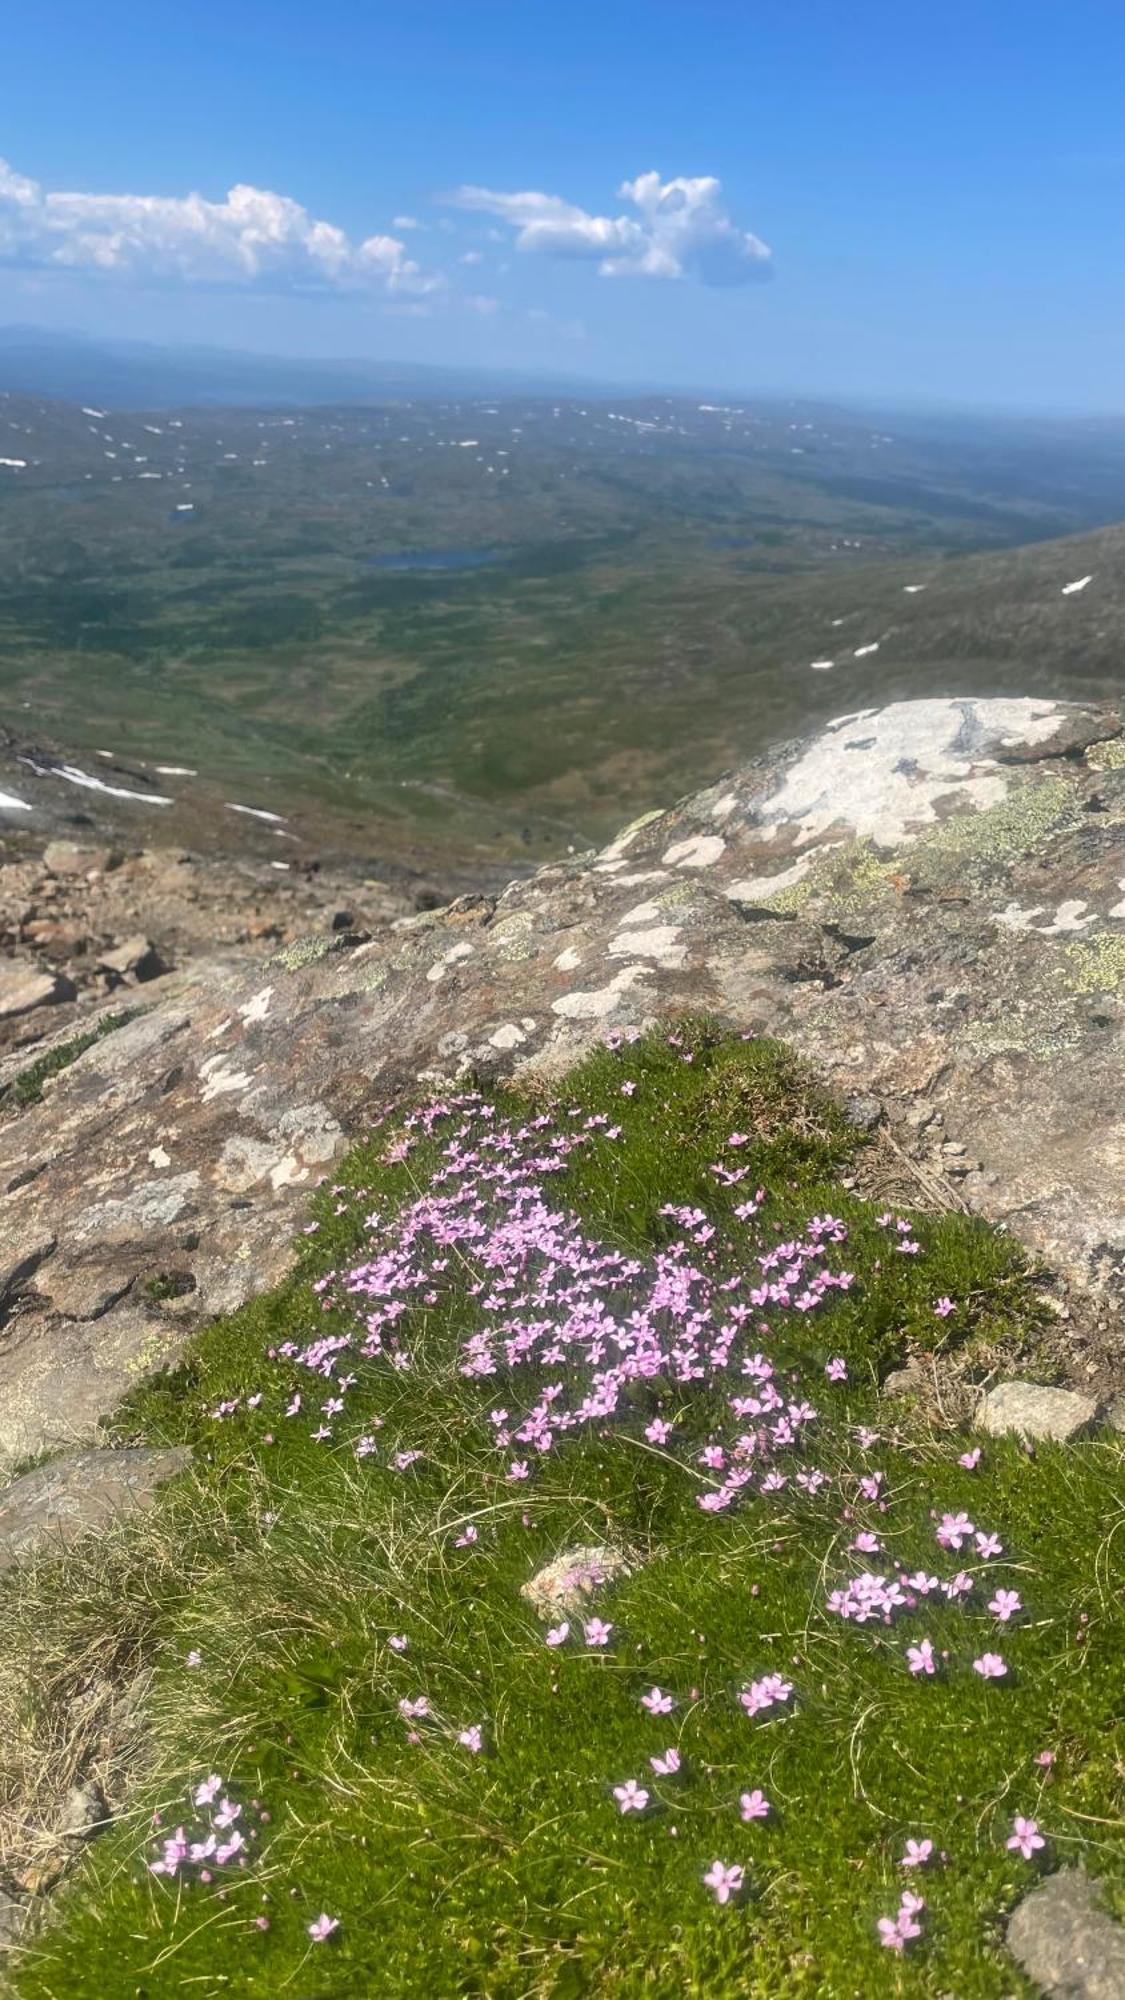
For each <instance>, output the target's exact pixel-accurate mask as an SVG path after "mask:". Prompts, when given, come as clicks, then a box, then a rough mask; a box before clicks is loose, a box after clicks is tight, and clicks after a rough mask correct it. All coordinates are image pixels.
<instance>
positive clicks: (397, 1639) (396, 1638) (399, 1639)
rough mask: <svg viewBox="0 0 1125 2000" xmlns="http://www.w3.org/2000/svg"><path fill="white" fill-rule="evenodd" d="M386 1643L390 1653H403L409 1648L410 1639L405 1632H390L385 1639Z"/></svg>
mask: <svg viewBox="0 0 1125 2000" xmlns="http://www.w3.org/2000/svg"><path fill="white" fill-rule="evenodd" d="M387 1644H388V1646H389V1647H390V1649H391V1651H392V1653H405V1652H406V1651H407V1650H408V1648H409V1645H410V1641H409V1639H408V1638H407V1637H406V1635H405V1633H403V1632H392V1633H391V1636H390V1638H389V1639H388V1640H387Z"/></svg>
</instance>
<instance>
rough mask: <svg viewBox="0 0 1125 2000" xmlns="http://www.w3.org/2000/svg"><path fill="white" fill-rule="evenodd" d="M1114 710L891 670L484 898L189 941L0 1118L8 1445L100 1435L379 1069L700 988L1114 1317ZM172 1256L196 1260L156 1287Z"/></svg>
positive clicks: (1121, 1134)
mask: <svg viewBox="0 0 1125 2000" xmlns="http://www.w3.org/2000/svg"><path fill="white" fill-rule="evenodd" d="M1123 740H1125V739H1123V732H1122V727H1121V723H1120V721H1119V719H1118V718H1116V717H1115V716H1113V715H1111V714H1108V713H1107V712H1106V711H1105V710H1102V709H1095V708H1088V707H1084V706H1081V705H1066V704H1059V703H1053V702H1050V701H1013V700H1002V701H970V700H955V701H922V702H905V703H896V704H894V705H892V706H891V707H889V708H886V709H882V710H878V711H870V712H865V713H862V714H858V715H852V716H846V717H842V718H841V719H840V720H839V721H837V722H834V723H832V724H830V725H829V726H828V727H827V728H826V729H824V730H822V731H821V732H820V734H819V735H818V736H817V737H816V738H815V739H814V740H813V741H811V742H809V743H805V744H800V745H793V746H789V747H788V748H786V749H784V750H782V751H779V752H777V753H775V754H773V755H771V756H769V757H766V758H762V759H759V760H758V761H757V762H753V763H749V764H747V765H744V766H743V767H742V768H741V769H739V770H738V771H737V772H736V773H735V774H734V775H733V776H732V777H731V778H729V779H728V780H726V781H724V782H723V783H722V784H719V785H716V786H713V787H711V788H710V789H709V790H708V791H706V792H703V793H700V794H699V795H697V796H696V797H694V798H692V799H689V800H687V801H686V802H684V803H682V804H680V805H679V806H677V807H675V808H674V809H673V810H672V811H670V812H665V813H655V814H650V815H648V816H647V817H646V818H645V819H644V820H642V821H639V822H637V823H635V824H634V826H633V827H631V828H630V829H628V830H627V831H626V832H625V833H624V834H622V835H621V836H620V837H619V838H618V839H617V840H616V841H614V842H613V843H612V844H611V845H610V846H609V847H608V848H606V850H605V851H604V852H603V853H602V854H600V855H596V856H589V855H587V856H578V857H574V858H571V859H568V860H566V861H564V862H560V863H558V864H555V865H552V866H549V867H546V868H542V869H540V870H539V872H538V873H537V874H535V875H533V876H531V877H529V878H526V879H524V880H521V881H519V882H515V883H513V884H512V885H511V886H510V887H509V888H508V889H506V890H505V891H504V892H503V894H501V895H500V896H499V897H497V898H492V897H485V896H479V895H477V896H470V897H464V898H462V899H460V900H459V901H458V902H457V903H455V904H453V905H451V906H450V907H449V908H448V909H445V910H434V911H428V912H426V913H425V914H424V915H422V916H412V917H409V918H407V919H404V920H400V921H399V922H397V923H394V924H391V925H389V926H388V927H385V928H384V929H382V930H380V931H378V932H377V933H376V934H375V935H373V936H371V937H369V938H366V939H364V938H363V937H362V935H361V934H356V933H340V934H337V935H335V936H333V937H332V938H331V939H328V938H320V939H318V940H316V943H315V947H314V948H313V949H311V950H308V951H304V950H301V949H299V948H297V949H293V948H289V949H286V950H285V951H284V953H283V954H282V955H281V956H279V957H277V958H274V959H273V960H271V961H270V962H268V963H265V964H262V963H260V962H259V963H258V964H257V965H256V966H255V965H253V964H252V963H249V962H248V961H247V959H246V958H245V956H243V957H241V958H240V957H238V956H236V955H234V954H232V953H231V952H230V951H228V952H227V953H226V955H220V956H216V957H215V958H214V959H213V960H211V961H204V962H196V963H194V964H191V965H187V966H185V967H184V968H183V969H182V970H181V971H179V972H177V973H174V974H172V975H170V977H169V979H168V980H167V981H165V982H163V983H162V985H161V986H160V987H159V988H153V989H150V990H151V992H152V994H153V1004H152V1005H151V1006H150V1007H149V1008H148V1010H147V1011H146V1012H144V1014H143V1015H141V1016H140V1017H139V1018H135V1019H133V1020H131V1021H129V1022H127V1024H126V1025H124V1026H120V1027H117V1028H116V1029H115V1030H114V1031H113V1032H110V1033H107V1034H106V1035H105V1036H104V1037H103V1039H102V1040H100V1041H99V1042H98V1043H97V1044H96V1045H95V1046H94V1047H91V1048H89V1049H88V1050H87V1051H86V1052H85V1053H84V1054H82V1055H80V1056H78V1058H77V1060H75V1061H73V1062H70V1063H69V1065H68V1066H67V1067H64V1068H62V1069H61V1070H60V1073H59V1074H58V1076H57V1077H56V1078H55V1079H54V1081H53V1083H52V1087H51V1090H50V1094H49V1097H48V1099H47V1100H46V1101H44V1102H43V1103H41V1104H38V1105H33V1106H31V1107H30V1108H28V1109H26V1110H24V1111H23V1113H22V1115H20V1116H18V1117H13V1118H11V1119H10V1120H9V1122H8V1123H7V1124H6V1125H4V1126H2V1127H0V1272H5V1271H6V1272H8V1273H20V1272H22V1273H24V1275H23V1276H16V1277H11V1278H10V1279H9V1281H8V1284H7V1291H6V1295H5V1298H6V1303H5V1305H4V1308H3V1312H4V1313H5V1314H6V1322H5V1321H4V1320H3V1319H2V1318H0V1462H3V1460H4V1459H5V1458H6V1459H8V1460H9V1461H10V1460H11V1459H12V1458H15V1457H18V1456H20V1455H22V1454H24V1453H26V1452H29V1451H36V1450H39V1449H41V1448H42V1447H43V1446H44V1445H50V1444H56V1443H58V1442H66V1443H73V1442H74V1441H75V1440H76V1439H79V1438H82V1437H86V1436H89V1435H90V1434H91V1431H92V1429H93V1427H94V1425H95V1424H96V1421H97V1418H98V1417H99V1416H100V1415H102V1414H103V1413H104V1412H105V1411H106V1410H107V1409H109V1408H110V1407H111V1406H112V1405H113V1403H114V1402H115V1401H116V1400H117V1399H118V1398H119V1397H120V1396H121V1395H122V1393H123V1392H124V1391H126V1390H127V1389H128V1388H129V1387H130V1385H131V1384H132V1383H133V1382H134V1381H135V1380H136V1379H137V1377H138V1376H139V1375H140V1374H142V1373H144V1372H146V1371H148V1370H151V1369H152V1368H154V1367H157V1366H159V1365H162V1364H164V1363H166V1362H169V1361H171V1360H172V1359H174V1358H175V1356H176V1355H177V1354H178V1352H179V1351H180V1348H181V1346H182V1343H183V1341H184V1338H185V1336H186V1334H187V1332H188V1330H189V1329H190V1327H191V1325H192V1324H193V1322H198V1321H199V1320H200V1319H203V1318H206V1317H207V1316H208V1315H210V1314H214V1313H217V1312H224V1311H228V1310H230V1309H231V1308H233V1307H235V1306H237V1305H239V1304H240V1303H241V1302H242V1301H243V1300H245V1299H246V1298H248V1297H250V1296H251V1295H252V1294H254V1293H255V1292H258V1291H261V1290H262V1289H264V1288H265V1287H266V1286H268V1285H270V1284H271V1283H273V1282H274V1281H275V1280H276V1279H277V1278H279V1277H280V1276H281V1275H282V1273H283V1271H284V1270H285V1269H286V1267H287V1262H288V1259H289V1256H290V1254H291V1253H290V1250H289V1244H290V1241H291V1237H292V1234H293V1232H294V1230H295V1228H296V1227H297V1225H298V1224H299V1222H300V1220H301V1217H302V1213H303V1211H304V1209H305V1205H306V1203H307V1201H308V1197H309V1194H310V1192H311V1190H312V1189H313V1188H314V1187H315V1185H316V1183H317V1182H318V1180H320V1179H321V1178H322V1177H323V1176H324V1175H325V1174H326V1173H327V1172H329V1171H330V1169H331V1166H332V1162H333V1161H334V1160H335V1159H336V1158H337V1157H338V1155H339V1154H340V1153H341V1152H342V1151H343V1150H344V1149H345V1147H346V1146H347V1145H348V1144H349V1142H350V1141H351V1139H352V1138H353V1137H355V1136H356V1135H357V1134H358V1133H359V1132H361V1131H362V1130H363V1129H364V1128H365V1126H366V1125H367V1124H368V1123H369V1121H370V1119H371V1116H372V1113H373V1112H374V1111H375V1110H377V1109H378V1108H379V1107H381V1106H382V1105H385V1104H386V1102H387V1101H388V1099H389V1098H391V1097H393V1096H394V1095H396V1094H398V1093H401V1092H402V1091H404V1090H408V1089H413V1088H415V1087H416V1086H417V1084H418V1083H419V1081H420V1080H421V1081H423V1082H424V1083H426V1084H429V1083H430V1082H432V1081H435V1080H436V1081H455V1080H456V1079H457V1078H458V1077H459V1076H463V1075H465V1074H466V1073H468V1072H476V1073H478V1074H482V1075H502V1074H510V1073H513V1072H514V1073H516V1074H524V1075H527V1076H537V1077H547V1078H549V1077H552V1076H556V1075H560V1074H561V1073H562V1072H563V1071H564V1070H565V1069H566V1068H568V1067H569V1066H570V1065H571V1064H572V1063H573V1062H574V1061H575V1059H576V1058H577V1057H579V1056H581V1055H582V1053H583V1052H584V1051H585V1050H587V1049H589V1048H591V1047H592V1046H594V1045H595V1044H596V1043H598V1042H599V1041H600V1040H601V1039H602V1037H603V1036H604V1035H605V1033H606V1031H607V1029H610V1028H614V1027H619V1026H624V1025H626V1024H630V1023H636V1024H641V1023H644V1022H650V1021H658V1020H660V1019H662V1018H668V1017H671V1016H673V1015H675V1014H676V1013H678V1012H682V1011H683V1010H684V1009H687V1008H692V1009H700V1008H703V1009H708V1010H710V1011H711V1012H713V1013H715V1014H717V1015H719V1016H721V1017H723V1018H725V1019H726V1020H727V1021H728V1022H729V1023H730V1024H731V1025H732V1026H734V1027H736V1028H738V1029H742V1030H750V1031H757V1032H764V1033H771V1034H777V1035H779V1036H782V1037H784V1038H785V1039H786V1040H788V1041H789V1042H791V1043H792V1044H793V1045H794V1046H795V1047H796V1048H797V1049H798V1050H800V1051H801V1052H803V1053H804V1054H805V1055H806V1056H807V1057H809V1058H810V1059H811V1060H812V1062H813V1063H814V1064H815V1066H816V1067H817V1068H818V1069H819V1070H820V1072H821V1073H822V1074H823V1075H824V1077H825V1078H826V1080H827V1081H828V1083H829V1084H830V1085H831V1086H832V1087H834V1088H835V1089H836V1090H837V1092H838V1094H839V1096H840V1097H841V1099H843V1100H845V1101H846V1100H847V1099H848V1098H854V1099H859V1098H862V1099H864V1100H866V1101H867V1102H868V1113H867V1115H870V1116H873V1115H874V1114H873V1113H872V1112H871V1109H870V1104H871V1101H872V1100H874V1101H875V1102H876V1103H877V1104H879V1105H880V1106H882V1107H883V1108H884V1111H885V1114H886V1119H887V1123H888V1128H889V1138H890V1139H891V1140H895V1141H896V1143H897V1139H898V1138H900V1139H901V1142H902V1145H903V1147H904V1148H905V1149H906V1150H908V1151H909V1150H910V1149H914V1150H917V1148H918V1146H919V1145H920V1144H921V1143H922V1140H921V1134H922V1132H923V1130H925V1131H926V1132H927V1133H928V1134H929V1135H930V1136H931V1138H932V1135H933V1134H934V1133H935V1132H938V1131H939V1130H940V1132H941V1135H942V1143H943V1144H948V1145H950V1146H953V1147H957V1146H960V1147H963V1148H964V1149H965V1150H964V1152H963V1153H957V1154H955V1155H954V1154H950V1155H949V1156H948V1157H949V1158H950V1159H951V1160H953V1161H954V1163H955V1165H956V1167H957V1170H958V1173H959V1181H958V1185H959V1189H960V1191H961V1194H962V1197H963V1199H964V1201H965V1202H966V1204H967V1205H969V1206H971V1207H973V1208H975V1209H977V1210H979V1212H980V1213H981V1214H983V1215H985V1216H987V1217H989V1218H990V1219H992V1220H994V1221H997V1222H1002V1223H1004V1224H1005V1225H1007V1226H1008V1227H1010V1228H1011V1229H1012V1230H1013V1232H1014V1233H1016V1234H1018V1235H1020V1236H1021V1237H1022V1238H1023V1239H1024V1240H1025V1241H1026V1242H1027V1243H1028V1244H1029V1245H1030V1246H1031V1248H1032V1249H1033V1250H1034V1251H1035V1252H1037V1253H1038V1254H1039V1255H1040V1256H1042V1257H1043V1258H1044V1259H1045V1260H1046V1261H1048V1262H1049V1263H1051V1264H1052V1265H1054V1266H1055V1267H1056V1268H1057V1269H1058V1270H1060V1271H1061V1272H1063V1273H1064V1274H1065V1275H1066V1277H1067V1278H1068V1279H1070V1280H1071V1281H1072V1282H1074V1283H1077V1284H1078V1285H1080V1286H1083V1287H1085V1288H1087V1289H1092V1290H1093V1291H1095V1292H1098V1293H1100V1294H1101V1295H1102V1297H1103V1298H1104V1300H1105V1305H1104V1315H1105V1317H1106V1319H1107V1320H1109V1319H1110V1318H1111V1317H1112V1314H1113V1311H1114V1303H1113V1302H1114V1300H1115V1298H1116V1297H1119V1296H1120V1292H1121V1289H1122V1288H1123V1286H1125V1216H1123V1214H1122V1205H1121V1201H1120V1189H1121V1187H1122V1185H1123V1184H1125V1122H1123V1106H1125V1089H1123V1087H1122V1085H1123V1061H1122V1050H1123V1028H1125V801H1123V800H1122V799H1120V798H1116V797H1114V796H1112V795H1111V789H1110V788H1107V779H1111V778H1112V777H1113V776H1114V770H1113V769H1112V768H1111V769H1109V770H1108V771H1107V770H1106V769H1105V768H1103V766H1104V765H1105V762H1106V760H1107V758H1108V759H1109V760H1110V763H1111V764H1112V757H1113V755H1114V754H1115V752H1116V749H1117V747H1118V746H1119V745H1121V744H1122V742H1123ZM122 873H123V871H122V870H118V871H115V873H114V874H113V875H111V876H110V877H107V881H109V882H111V883H116V882H117V881H118V880H119V878H120V877H121V875H122ZM153 934H154V935H155V934H156V933H155V932H154V933H153ZM18 1063H19V1057H18V1056H14V1057H11V1058H8V1059H7V1062H6V1063H5V1062H0V1089H2V1088H3V1085H4V1084H5V1082H10V1081H11V1079H12V1078H13V1077H14V1076H15V1075H16V1074H18ZM9 1101H10V1100H9ZM896 1135H897V1137H896ZM926 1143H929V1140H927V1142H926ZM943 1157H944V1156H943ZM966 1163H969V1164H966ZM962 1168H963V1169H964V1171H963V1172H962V1171H961V1170H962ZM951 1171H952V1169H951ZM27 1245H36V1246H44V1247H43V1249H42V1254H41V1255H39V1256H38V1261H37V1262H36V1264H35V1265H34V1267H33V1269H31V1271H30V1272H29V1271H28V1267H27V1264H26V1246H27ZM48 1246H49V1247H48ZM167 1272H172V1273H175V1274H177V1277H178V1279H179V1280H182V1284H181V1285H180V1287H179V1290H180V1295H179V1296H178V1297H177V1298H175V1299H174V1300H169V1301H159V1302H158V1301H156V1300H155V1299H154V1298H153V1297H152V1295H151V1294H150V1292H149V1291H148V1290H147V1289H146V1287H147V1286H148V1283H149V1281H150V1280H151V1279H152V1277H153V1276H154V1275H160V1274H163V1273H167ZM90 1315H92V1316H90ZM1111 1342H1112V1336H1111V1334H1110V1333H1108V1332H1107V1334H1106V1336H1105V1341H1104V1343H1103V1344H1104V1345H1105V1346H1106V1347H1107V1348H1108V1347H1109V1346H1110V1345H1111ZM1107 1386H1108V1387H1112V1385H1107Z"/></svg>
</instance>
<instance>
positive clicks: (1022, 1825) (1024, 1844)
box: [1004, 1813, 1047, 1861]
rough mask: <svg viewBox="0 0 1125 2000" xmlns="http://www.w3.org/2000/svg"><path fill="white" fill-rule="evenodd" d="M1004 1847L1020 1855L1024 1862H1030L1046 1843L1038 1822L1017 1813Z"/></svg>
mask: <svg viewBox="0 0 1125 2000" xmlns="http://www.w3.org/2000/svg"><path fill="white" fill-rule="evenodd" d="M1004 1845H1005V1847H1010V1848H1011V1849H1012V1850H1013V1852H1015V1853H1019V1854H1022V1856H1023V1858H1024V1860H1025V1861H1030V1860H1031V1857H1032V1855H1033V1854H1035V1853H1037V1852H1038V1850H1039V1849H1040V1848H1041V1847H1046V1845H1047V1843H1046V1841H1045V1840H1044V1838H1043V1835H1042V1834H1041V1833H1040V1831H1039V1822H1038V1820H1034V1819H1025V1818H1024V1816H1023V1814H1022V1813H1017V1814H1016V1816H1015V1819H1014V1820H1013V1821H1012V1831H1011V1833H1010V1834H1009V1835H1008V1838H1007V1840H1006V1841H1005V1842H1004Z"/></svg>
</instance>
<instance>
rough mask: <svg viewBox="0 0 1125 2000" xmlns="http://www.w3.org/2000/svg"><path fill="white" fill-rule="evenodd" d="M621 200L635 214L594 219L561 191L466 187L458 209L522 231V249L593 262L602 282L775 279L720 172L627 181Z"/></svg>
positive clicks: (456, 199) (454, 198) (457, 197)
mask: <svg viewBox="0 0 1125 2000" xmlns="http://www.w3.org/2000/svg"><path fill="white" fill-rule="evenodd" d="M618 193H619V195H621V196H622V197H623V198H624V200H626V201H627V202H629V203H631V204H632V209H633V213H632V214H624V215H591V214H590V213H589V212H588V210H586V209H584V208H578V207H576V205H575V204H574V203H573V202H570V201H564V200H563V198H562V196H561V195H557V194H535V193H530V192H529V193H522V194H500V193H497V192H495V191H494V190H493V189H492V188H482V187H460V188H458V189H457V190H456V192H455V193H454V194H452V195H451V196H450V197H449V200H450V202H451V203H452V205H453V206H454V207H457V208H467V209H473V210H476V211H478V212H480V213H482V214H485V215H495V216H498V217H499V218H500V220H501V221H503V222H506V223H507V224H508V225H509V227H510V228H512V229H514V230H515V232H516V245H517V248H518V249H520V250H529V251H538V252H540V253H541V254H543V255H546V256H550V257H578V258H590V259H592V260H593V261H594V262H596V264H597V266H598V270H599V272H600V274H601V276H602V277H603V278H627V277H628V278H688V277H692V278H698V279H699V280H701V282H702V283H703V284H706V285H744V284H748V283H750V282H751V281H752V280H754V279H756V278H765V277H769V276H770V274H771V271H772V268H773V265H772V253H771V251H770V250H769V248H768V247H767V245H766V244H764V243H763V242H761V241H760V239H759V238H758V237H757V236H754V235H752V234H751V233H750V231H749V230H748V229H741V228H740V227H739V226H738V224H737V223H736V222H734V221H732V219H731V217H730V216H729V215H728V214H727V211H726V209H725V208H724V207H723V205H722V201H721V199H720V196H721V193H722V188H721V184H720V182H718V181H717V180H716V179H715V178H714V176H713V175H710V174H704V175H701V176H699V177H698V178H697V179H695V180H685V179H682V178H681V179H678V180H671V181H662V180H661V178H660V175H659V174H657V173H648V174H638V176H637V178H636V180H632V181H624V182H623V183H622V185H621V187H620V188H619V189H618Z"/></svg>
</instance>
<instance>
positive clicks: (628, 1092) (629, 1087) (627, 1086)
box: [621, 1078, 637, 1097]
mask: <svg viewBox="0 0 1125 2000" xmlns="http://www.w3.org/2000/svg"><path fill="white" fill-rule="evenodd" d="M636 1088H637V1086H636V1084H635V1083H633V1082H632V1080H631V1079H629V1078H627V1079H626V1081H625V1082H624V1083H623V1084H622V1086H621V1095H622V1097H632V1095H633V1092H634V1091H635V1090H636Z"/></svg>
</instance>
